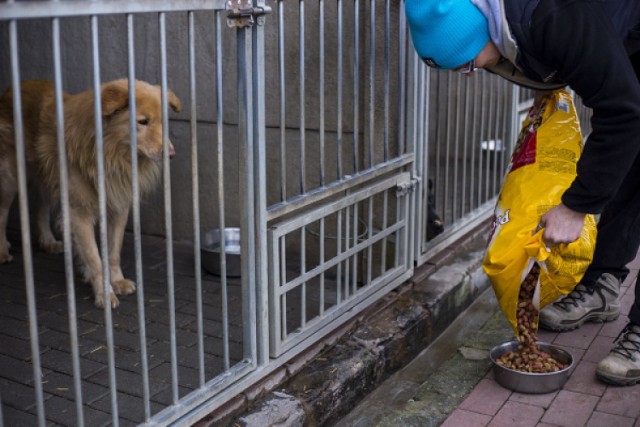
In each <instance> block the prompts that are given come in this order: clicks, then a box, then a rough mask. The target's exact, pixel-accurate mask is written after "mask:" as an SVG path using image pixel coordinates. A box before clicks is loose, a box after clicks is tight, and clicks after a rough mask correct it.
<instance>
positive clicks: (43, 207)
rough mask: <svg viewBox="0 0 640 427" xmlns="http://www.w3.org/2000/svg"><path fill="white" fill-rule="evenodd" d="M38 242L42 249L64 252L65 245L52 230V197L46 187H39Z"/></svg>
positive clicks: (52, 252)
mask: <svg viewBox="0 0 640 427" xmlns="http://www.w3.org/2000/svg"><path fill="white" fill-rule="evenodd" d="M38 199H39V200H38V210H37V212H38V213H37V225H38V243H39V245H40V249H42V250H43V251H45V252H47V253H50V254H61V253H63V252H64V245H63V244H62V242H61V241H60V240H58V239H56V238H55V236H54V235H53V231H51V197H50V196H49V195H48V194H47V190H46V189H44V188H38Z"/></svg>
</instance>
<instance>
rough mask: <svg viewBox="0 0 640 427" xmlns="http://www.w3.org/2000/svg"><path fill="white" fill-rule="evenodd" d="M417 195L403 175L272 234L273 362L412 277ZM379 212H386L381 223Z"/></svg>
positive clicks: (299, 217) (288, 223)
mask: <svg viewBox="0 0 640 427" xmlns="http://www.w3.org/2000/svg"><path fill="white" fill-rule="evenodd" d="M411 188H412V181H411V179H410V176H409V173H399V174H397V175H394V176H392V177H389V178H386V179H384V180H382V181H380V182H377V183H375V184H371V185H369V186H367V187H365V188H362V189H360V190H358V191H355V192H353V193H351V194H350V195H349V197H348V198H346V197H345V198H341V199H339V200H337V201H334V202H332V203H329V204H326V205H324V206H322V207H320V208H317V209H315V210H313V211H312V212H310V213H304V214H299V215H297V216H295V217H294V218H291V219H288V220H286V221H283V222H280V223H278V224H277V225H274V226H273V227H271V228H270V229H269V231H268V245H269V268H270V271H269V276H270V280H269V301H270V309H269V313H270V315H271V318H270V326H271V327H270V344H271V345H270V351H271V356H272V357H278V356H280V355H281V354H282V353H284V352H286V351H287V350H289V349H290V348H292V347H294V346H296V345H298V344H299V343H301V342H303V341H304V340H305V339H308V338H309V337H312V336H316V337H317V336H318V334H319V335H320V336H322V335H324V334H325V333H326V332H328V331H330V330H331V329H333V328H335V325H336V322H341V321H342V317H343V316H344V315H345V314H346V313H349V314H351V315H354V314H356V313H358V312H359V311H361V310H362V309H363V308H364V307H366V305H367V304H363V302H364V301H366V300H367V299H369V298H376V297H377V296H380V295H381V294H383V293H384V292H387V291H388V290H389V289H391V288H393V287H395V286H397V285H398V284H399V283H400V282H401V281H404V280H406V279H408V278H409V277H410V275H411V272H412V268H411V267H410V264H411V263H410V261H409V258H408V253H409V251H408V250H407V247H406V244H407V242H408V230H409V226H408V225H409V224H408V221H407V212H408V211H409V201H410V200H409V199H410V197H407V195H408V194H409V190H410V189H411ZM374 211H376V212H382V215H375V218H376V219H375V220H374ZM363 218H364V219H363ZM288 240H289V241H293V242H294V243H289V244H288ZM292 259H295V262H291V261H292ZM292 265H295V266H296V268H295V269H292V268H291V266H292Z"/></svg>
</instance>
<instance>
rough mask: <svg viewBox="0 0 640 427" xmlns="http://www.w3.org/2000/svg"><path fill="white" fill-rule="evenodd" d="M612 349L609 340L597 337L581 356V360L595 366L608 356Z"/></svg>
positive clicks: (611, 341)
mask: <svg viewBox="0 0 640 427" xmlns="http://www.w3.org/2000/svg"><path fill="white" fill-rule="evenodd" d="M613 347H614V343H613V340H612V339H611V338H609V337H602V336H597V337H595V339H594V340H593V343H592V344H591V345H590V346H589V348H588V349H587V351H586V352H585V353H584V355H583V356H582V359H583V360H587V361H589V362H593V363H596V364H597V363H599V362H600V361H601V360H602V359H604V358H605V357H606V356H607V355H608V354H609V352H610V351H611V349H612V348H613Z"/></svg>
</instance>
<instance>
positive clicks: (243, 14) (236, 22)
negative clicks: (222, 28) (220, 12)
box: [227, 0, 271, 28]
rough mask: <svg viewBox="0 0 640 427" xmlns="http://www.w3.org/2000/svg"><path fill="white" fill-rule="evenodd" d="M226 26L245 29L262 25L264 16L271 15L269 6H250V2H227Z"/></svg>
mask: <svg viewBox="0 0 640 427" xmlns="http://www.w3.org/2000/svg"><path fill="white" fill-rule="evenodd" d="M227 11H228V12H227V26H228V27H229V28H234V27H237V28H245V27H253V26H254V25H256V24H257V25H264V16H265V15H269V14H270V13H271V7H269V6H266V5H265V6H252V5H251V0H229V1H227Z"/></svg>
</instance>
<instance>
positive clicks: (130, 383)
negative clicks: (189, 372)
mask: <svg viewBox="0 0 640 427" xmlns="http://www.w3.org/2000/svg"><path fill="white" fill-rule="evenodd" d="M86 380H87V381H89V382H91V383H94V384H98V385H105V386H107V385H109V370H108V369H103V370H102V371H100V372H98V373H97V374H94V375H92V376H91V377H88V378H86ZM116 384H117V388H118V391H122V392H124V393H127V394H130V395H133V396H140V397H141V396H142V395H143V391H142V375H141V374H138V373H134V372H129V371H122V370H120V371H118V372H117V373H116ZM166 387H167V384H166V383H165V382H164V381H162V380H160V379H159V378H156V377H154V376H149V389H150V393H151V394H156V393H158V392H160V391H162V390H163V389H165V388H166Z"/></svg>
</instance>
